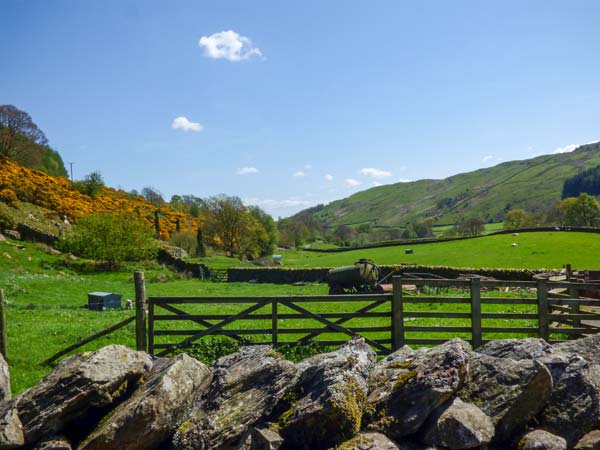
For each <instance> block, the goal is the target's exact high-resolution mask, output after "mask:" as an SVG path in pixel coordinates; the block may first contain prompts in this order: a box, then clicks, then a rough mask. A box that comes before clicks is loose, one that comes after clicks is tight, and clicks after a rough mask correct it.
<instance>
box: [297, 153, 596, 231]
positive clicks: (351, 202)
mask: <svg viewBox="0 0 600 450" xmlns="http://www.w3.org/2000/svg"><path fill="white" fill-rule="evenodd" d="M597 165H600V143H594V144H588V145H583V146H581V147H579V148H577V149H576V150H574V151H573V152H571V153H561V154H555V155H543V156H538V157H536V158H532V159H526V160H521V161H509V162H504V163H502V164H498V165H497V166H494V167H489V168H485V169H479V170H476V171H474V172H468V173H462V174H458V175H454V176H451V177H449V178H445V179H443V180H419V181H414V182H408V183H396V184H390V185H385V186H379V187H374V188H371V189H367V190H365V191H361V192H357V193H356V194H354V195H351V196H350V197H347V198H345V199H342V200H336V201H334V202H331V203H329V204H328V205H325V206H319V207H314V208H311V209H309V210H305V211H301V212H300V213H298V214H297V215H296V216H295V217H297V216H299V215H302V214H310V215H312V216H313V217H314V218H315V219H317V220H318V221H319V222H321V223H322V224H323V225H325V226H339V225H359V224H362V223H369V224H371V225H374V226H383V227H397V226H403V225H405V224H406V223H407V222H409V221H411V220H415V219H423V218H425V217H434V218H436V222H437V223H438V224H450V223H455V222H456V221H457V220H458V219H460V218H461V217H469V216H477V217H480V218H482V219H484V220H485V221H486V222H497V221H501V220H502V219H503V218H504V214H505V213H506V211H508V210H510V209H514V208H523V209H526V210H529V211H539V210H543V209H545V208H547V207H548V206H549V205H550V204H551V203H552V202H554V201H557V200H560V198H561V192H562V188H563V183H564V181H565V180H566V179H567V178H569V177H572V176H574V175H576V174H578V173H579V172H581V171H582V170H585V169H589V168H591V167H594V166H597Z"/></svg>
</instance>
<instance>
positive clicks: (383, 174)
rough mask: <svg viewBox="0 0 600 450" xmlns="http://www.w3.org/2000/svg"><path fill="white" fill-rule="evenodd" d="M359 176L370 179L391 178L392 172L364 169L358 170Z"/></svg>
mask: <svg viewBox="0 0 600 450" xmlns="http://www.w3.org/2000/svg"><path fill="white" fill-rule="evenodd" d="M360 173H361V175H364V176H366V177H371V178H386V177H391V176H392V172H388V171H387V170H381V169H374V168H373V167H366V168H364V169H360Z"/></svg>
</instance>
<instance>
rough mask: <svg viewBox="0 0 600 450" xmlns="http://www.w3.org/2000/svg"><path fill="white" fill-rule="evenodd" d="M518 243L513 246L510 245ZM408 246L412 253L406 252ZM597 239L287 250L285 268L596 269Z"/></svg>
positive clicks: (558, 235)
mask: <svg viewBox="0 0 600 450" xmlns="http://www.w3.org/2000/svg"><path fill="white" fill-rule="evenodd" d="M513 243H516V244H518V245H517V246H516V247H513V246H512V244H513ZM407 248H411V249H412V250H413V252H414V253H413V254H405V250H406V249H407ZM598 255H600V235H598V234H594V233H576V232H560V231H557V232H537V233H521V234H520V235H519V236H513V235H511V234H505V235H497V236H483V237H479V238H476V239H467V240H463V241H451V242H440V243H433V244H420V245H413V246H411V245H404V246H395V247H382V248H375V249H368V250H353V251H348V252H340V253H316V252H304V251H288V252H285V253H284V256H283V264H284V266H285V267H335V266H342V265H347V264H352V263H354V262H355V261H357V260H359V259H360V258H369V259H372V260H373V261H375V262H376V263H377V264H400V263H404V264H423V265H440V266H454V267H471V268H480V267H494V268H521V269H541V268H546V269H560V268H561V267H562V266H563V264H565V263H571V264H572V265H573V267H574V268H581V269H584V268H587V269H591V268H597V267H599V266H600V259H599V258H598Z"/></svg>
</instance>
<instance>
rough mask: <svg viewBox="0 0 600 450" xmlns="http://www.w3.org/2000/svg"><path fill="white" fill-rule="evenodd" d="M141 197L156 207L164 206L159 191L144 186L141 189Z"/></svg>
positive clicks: (163, 200)
mask: <svg viewBox="0 0 600 450" xmlns="http://www.w3.org/2000/svg"><path fill="white" fill-rule="evenodd" d="M142 197H144V198H145V199H146V200H148V201H149V202H150V203H152V204H153V205H154V206H156V207H160V206H163V205H164V204H165V199H164V198H163V196H162V194H161V193H160V191H159V190H158V189H155V188H153V187H150V186H146V187H145V188H143V189H142Z"/></svg>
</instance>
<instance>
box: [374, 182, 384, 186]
mask: <svg viewBox="0 0 600 450" xmlns="http://www.w3.org/2000/svg"><path fill="white" fill-rule="evenodd" d="M373 186H375V187H377V186H383V183H380V182H379V181H373Z"/></svg>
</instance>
